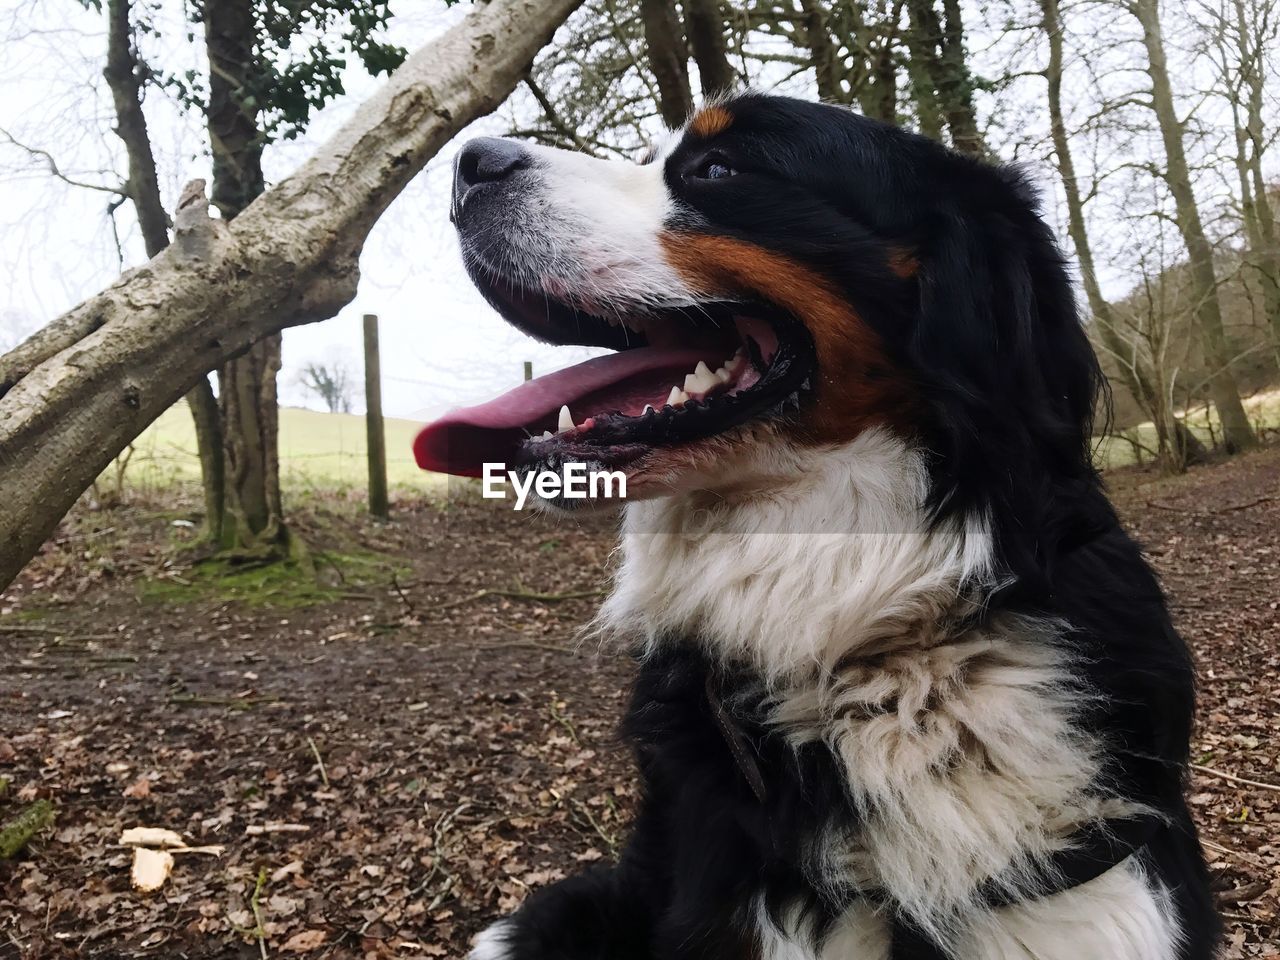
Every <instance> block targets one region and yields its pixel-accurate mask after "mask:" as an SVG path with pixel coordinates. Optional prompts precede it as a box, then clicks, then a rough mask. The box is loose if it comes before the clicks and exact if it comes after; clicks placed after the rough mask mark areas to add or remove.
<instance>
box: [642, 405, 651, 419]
mask: <svg viewBox="0 0 1280 960" xmlns="http://www.w3.org/2000/svg"><path fill="white" fill-rule="evenodd" d="M650 413H653V404H652V403H646V404H645V405H644V409H643V410H641V411H640V416H642V417H643V416H646V415H647V414H650Z"/></svg>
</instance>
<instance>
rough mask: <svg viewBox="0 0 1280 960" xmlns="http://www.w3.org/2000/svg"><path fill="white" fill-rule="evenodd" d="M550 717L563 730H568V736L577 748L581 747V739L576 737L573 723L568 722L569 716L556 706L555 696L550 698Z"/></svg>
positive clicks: (576, 732)
mask: <svg viewBox="0 0 1280 960" xmlns="http://www.w3.org/2000/svg"><path fill="white" fill-rule="evenodd" d="M551 719H552V720H554V721H555V722H556V723H558V724H560V726H562V727H564V728H565V730H567V731H568V733H569V736H570V737H572V738H573V742H574V743H575V744H576V745H577V746H578V748H579V749H581V748H582V741H581V740H579V739H578V731H577V730H575V729H573V724H572V723H571V722H570V720H569V718H568V717H566V716H565V715H564V714H563V713H561V712H560V711H559V709H558V708H557V707H556V698H555V697H554V696H553V697H552V698H551Z"/></svg>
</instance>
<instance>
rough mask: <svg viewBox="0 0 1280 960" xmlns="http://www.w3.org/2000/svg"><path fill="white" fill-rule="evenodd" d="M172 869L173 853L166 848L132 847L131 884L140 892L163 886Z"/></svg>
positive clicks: (147, 891) (149, 891) (148, 891)
mask: <svg viewBox="0 0 1280 960" xmlns="http://www.w3.org/2000/svg"><path fill="white" fill-rule="evenodd" d="M172 871H173V854H171V853H170V852H169V851H168V850H150V849H148V848H147V847H134V848H133V870H132V872H131V876H132V878H133V886H134V888H135V889H137V890H139V891H141V892H142V893H151V892H152V891H153V890H159V889H160V888H161V887H163V886H164V882H165V881H166V880H168V879H169V874H170V873H171V872H172Z"/></svg>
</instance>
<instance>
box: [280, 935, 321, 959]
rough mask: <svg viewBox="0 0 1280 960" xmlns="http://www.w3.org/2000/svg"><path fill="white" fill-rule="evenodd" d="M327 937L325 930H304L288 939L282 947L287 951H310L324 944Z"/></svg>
mask: <svg viewBox="0 0 1280 960" xmlns="http://www.w3.org/2000/svg"><path fill="white" fill-rule="evenodd" d="M327 938H328V934H326V933H325V932H324V931H323V930H303V931H302V932H301V933H295V934H294V935H293V936H292V937H290V938H289V939H288V940H286V941H285V942H284V944H283V946H281V947H280V949H281V950H283V951H284V952H285V953H310V952H311V951H312V950H317V949H319V948H320V947H321V946H323V945H324V942H325V940H326V939H327Z"/></svg>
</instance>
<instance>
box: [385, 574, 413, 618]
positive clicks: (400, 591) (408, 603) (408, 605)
mask: <svg viewBox="0 0 1280 960" xmlns="http://www.w3.org/2000/svg"><path fill="white" fill-rule="evenodd" d="M391 586H392V587H394V588H395V591H396V594H397V595H398V596H399V597H400V602H401V603H403V604H404V608H405V610H407V611H408V612H409V616H411V617H412V616H413V615H414V614H415V613H416V612H417V611H416V610H414V607H413V601H412V600H410V599H409V595H408V594H407V593H405V592H404V588H403V587H401V586H400V581H399V579H397V577H396V574H395V571H394V570H393V571H391Z"/></svg>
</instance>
